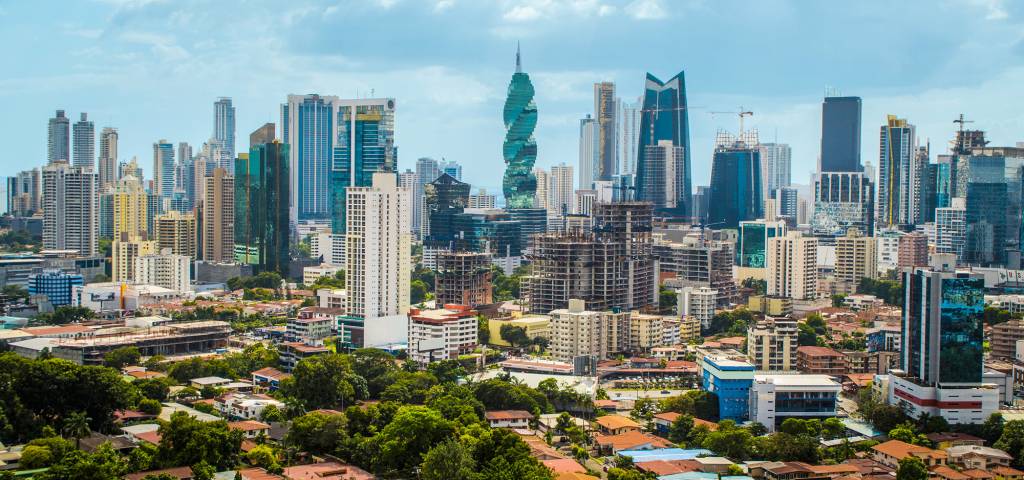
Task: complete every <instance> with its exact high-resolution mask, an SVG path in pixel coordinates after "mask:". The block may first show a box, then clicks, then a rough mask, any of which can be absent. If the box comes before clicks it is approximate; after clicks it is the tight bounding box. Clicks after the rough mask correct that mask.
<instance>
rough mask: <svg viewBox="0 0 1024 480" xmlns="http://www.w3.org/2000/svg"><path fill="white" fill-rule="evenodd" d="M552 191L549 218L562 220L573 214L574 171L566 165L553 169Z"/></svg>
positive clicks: (549, 202)
mask: <svg viewBox="0 0 1024 480" xmlns="http://www.w3.org/2000/svg"><path fill="white" fill-rule="evenodd" d="M550 187H551V188H550V191H551V193H550V194H549V196H548V218H561V217H562V216H563V215H568V214H570V213H572V207H573V188H572V187H573V171H572V166H571V165H566V164H564V163H561V164H558V165H555V166H553V167H551V181H550Z"/></svg>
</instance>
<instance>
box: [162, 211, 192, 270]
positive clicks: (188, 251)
mask: <svg viewBox="0 0 1024 480" xmlns="http://www.w3.org/2000/svg"><path fill="white" fill-rule="evenodd" d="M153 229H154V230H156V232H155V233H156V241H157V243H158V244H159V248H160V250H163V249H165V248H169V249H171V253H173V254H175V255H184V256H186V257H189V258H191V259H193V260H195V259H196V253H197V248H196V216H195V215H194V214H191V213H181V212H178V211H175V210H171V211H169V212H167V213H164V214H161V215H157V216H156V219H155V220H154V221H153Z"/></svg>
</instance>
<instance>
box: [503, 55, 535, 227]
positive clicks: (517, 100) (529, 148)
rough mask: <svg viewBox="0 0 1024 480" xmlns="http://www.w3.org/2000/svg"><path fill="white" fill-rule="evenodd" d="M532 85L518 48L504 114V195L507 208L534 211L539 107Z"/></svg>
mask: <svg viewBox="0 0 1024 480" xmlns="http://www.w3.org/2000/svg"><path fill="white" fill-rule="evenodd" d="M533 94H534V90H533V83H531V82H530V76H529V75H527V74H526V73H523V66H522V61H521V57H520V55H519V49H518V48H516V73H514V74H513V75H512V81H511V82H510V83H509V84H508V96H507V97H506V98H505V109H504V112H503V116H504V120H505V143H504V144H503V145H502V155H503V156H504V157H505V178H504V179H503V180H502V191H503V192H504V194H505V207H506V208H532V207H533V198H534V194H535V193H536V192H537V177H536V176H535V175H534V174H533V164H534V163H535V162H536V161H537V141H536V140H535V139H534V138H533V130H534V129H535V128H536V127H537V104H536V103H534V101H533Z"/></svg>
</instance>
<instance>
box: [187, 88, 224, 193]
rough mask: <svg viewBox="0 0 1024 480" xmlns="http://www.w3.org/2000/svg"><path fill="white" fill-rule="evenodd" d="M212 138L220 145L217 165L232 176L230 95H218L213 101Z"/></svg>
mask: <svg viewBox="0 0 1024 480" xmlns="http://www.w3.org/2000/svg"><path fill="white" fill-rule="evenodd" d="M213 138H214V139H215V140H216V141H217V145H218V146H219V147H220V156H219V157H218V158H217V159H216V160H217V167H220V168H223V169H225V170H227V171H228V173H229V174H231V175H232V176H234V172H235V107H234V105H232V104H231V97H220V98H218V99H217V101H216V102H213ZM182 160H184V159H182ZM229 164H230V165H229Z"/></svg>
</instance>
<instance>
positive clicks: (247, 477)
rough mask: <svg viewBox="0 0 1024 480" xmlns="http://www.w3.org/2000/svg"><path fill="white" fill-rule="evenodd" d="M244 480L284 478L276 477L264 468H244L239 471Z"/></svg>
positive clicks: (275, 479) (280, 479)
mask: <svg viewBox="0 0 1024 480" xmlns="http://www.w3.org/2000/svg"><path fill="white" fill-rule="evenodd" d="M238 474H239V475H240V476H241V477H242V480H282V479H283V478H284V477H282V476H280V475H274V474H273V473H269V472H267V471H266V470H264V469H262V468H243V469H241V470H239V471H238Z"/></svg>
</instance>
